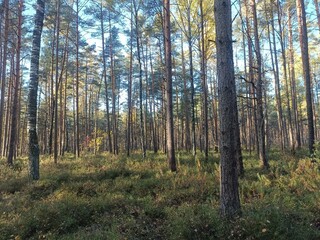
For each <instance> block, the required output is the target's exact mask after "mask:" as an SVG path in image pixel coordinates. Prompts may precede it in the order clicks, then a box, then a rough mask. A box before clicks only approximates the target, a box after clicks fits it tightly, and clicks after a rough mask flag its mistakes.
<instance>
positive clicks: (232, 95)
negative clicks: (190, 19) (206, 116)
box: [214, 0, 241, 218]
mask: <svg viewBox="0 0 320 240" xmlns="http://www.w3.org/2000/svg"><path fill="white" fill-rule="evenodd" d="M214 16H215V22H216V47H217V73H218V89H219V90H218V91H219V92H218V93H219V120H220V153H221V156H220V161H221V180H220V181H221V182H220V210H221V214H222V216H224V217H228V218H233V217H235V216H236V215H238V214H240V211H241V210H240V199H239V190H238V187H239V183H238V174H237V159H236V154H237V150H236V139H235V125H236V124H237V122H238V120H237V119H236V117H237V114H236V111H237V109H236V104H235V103H234V101H235V99H236V91H235V90H236V88H235V78H234V65H233V50H232V20H231V1H230V0H218V1H215V3H214Z"/></svg>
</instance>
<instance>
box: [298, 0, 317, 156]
mask: <svg viewBox="0 0 320 240" xmlns="http://www.w3.org/2000/svg"><path fill="white" fill-rule="evenodd" d="M296 5H297V17H298V23H299V24H298V25H299V38H300V48H301V57H302V67H303V78H304V85H305V89H306V92H305V94H306V103H307V117H308V136H309V141H308V146H309V152H310V154H313V152H314V123H313V109H312V95H311V75H310V63H309V50H308V33H307V21H306V11H305V6H304V1H303V0H297V1H296Z"/></svg>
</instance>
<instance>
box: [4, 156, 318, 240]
mask: <svg viewBox="0 0 320 240" xmlns="http://www.w3.org/2000/svg"><path fill="white" fill-rule="evenodd" d="M297 156H298V157H297ZM302 156H303V154H302V153H300V152H297V154H296V156H291V155H288V154H283V153H280V152H277V151H272V152H271V153H270V156H269V158H270V164H271V166H270V170H261V168H260V166H259V162H258V161H257V159H256V157H254V156H249V155H246V153H244V163H245V169H246V173H245V176H244V177H243V178H241V179H240V197H241V202H242V216H241V217H239V218H237V219H235V220H233V221H228V220H224V219H221V218H220V215H219V175H220V170H219V169H220V168H219V164H218V158H217V156H214V157H212V156H211V157H210V160H209V161H208V162H207V163H205V162H203V161H202V160H203V159H202V156H199V161H200V162H201V166H200V167H197V164H198V163H196V162H195V161H194V159H193V157H192V156H190V155H189V154H187V153H184V152H181V153H179V156H178V158H179V171H178V172H177V173H172V172H170V171H169V170H168V166H167V161H166V157H165V155H163V154H159V155H156V154H152V153H148V157H147V158H146V159H142V158H141V154H139V153H137V154H136V155H133V156H132V157H130V158H126V157H125V156H113V155H111V154H107V153H104V154H101V155H88V156H85V157H83V158H80V159H75V158H74V157H72V156H71V155H67V156H65V158H64V159H61V160H60V162H59V163H58V164H56V165H55V164H53V163H52V159H50V158H49V157H47V158H46V157H43V158H42V162H41V164H42V165H41V169H42V174H41V179H40V180H39V181H37V182H32V181H29V180H28V175H27V174H28V173H27V169H26V167H27V164H26V159H22V160H21V162H20V165H21V166H22V168H21V169H20V170H17V169H12V168H8V167H6V166H5V164H3V166H1V167H2V168H1V172H0V178H1V183H0V211H1V213H2V214H1V216H0V239H41V238H46V239H319V238H320V226H319V225H320V224H319V222H320V219H319V215H320V206H319V204H318V203H319V202H320V193H319V187H318V186H320V176H319V175H320V174H319V168H318V165H317V163H314V162H311V161H310V159H309V158H302Z"/></svg>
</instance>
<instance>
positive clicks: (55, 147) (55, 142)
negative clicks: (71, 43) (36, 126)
mask: <svg viewBox="0 0 320 240" xmlns="http://www.w3.org/2000/svg"><path fill="white" fill-rule="evenodd" d="M56 4H57V14H56V26H57V27H56V46H55V50H56V54H55V57H56V59H55V63H56V66H55V67H56V68H55V92H54V99H55V100H54V106H53V107H54V136H53V159H54V163H57V162H58V91H59V83H58V78H59V43H60V41H59V37H60V0H57V3H56Z"/></svg>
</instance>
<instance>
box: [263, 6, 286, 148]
mask: <svg viewBox="0 0 320 240" xmlns="http://www.w3.org/2000/svg"><path fill="white" fill-rule="evenodd" d="M266 11H271V12H272V11H273V9H271V10H270V9H266ZM268 18H270V21H271V30H272V39H271V30H270V25H269V24H268V38H269V48H270V56H271V64H272V69H273V74H274V90H275V99H276V109H277V117H278V122H277V123H278V133H279V135H280V138H279V140H280V146H281V150H284V147H285V146H284V125H283V114H282V105H281V103H282V100H281V93H280V89H281V88H280V77H279V64H278V54H277V49H276V36H275V27H274V19H273V18H274V16H273V13H271V16H268Z"/></svg>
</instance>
